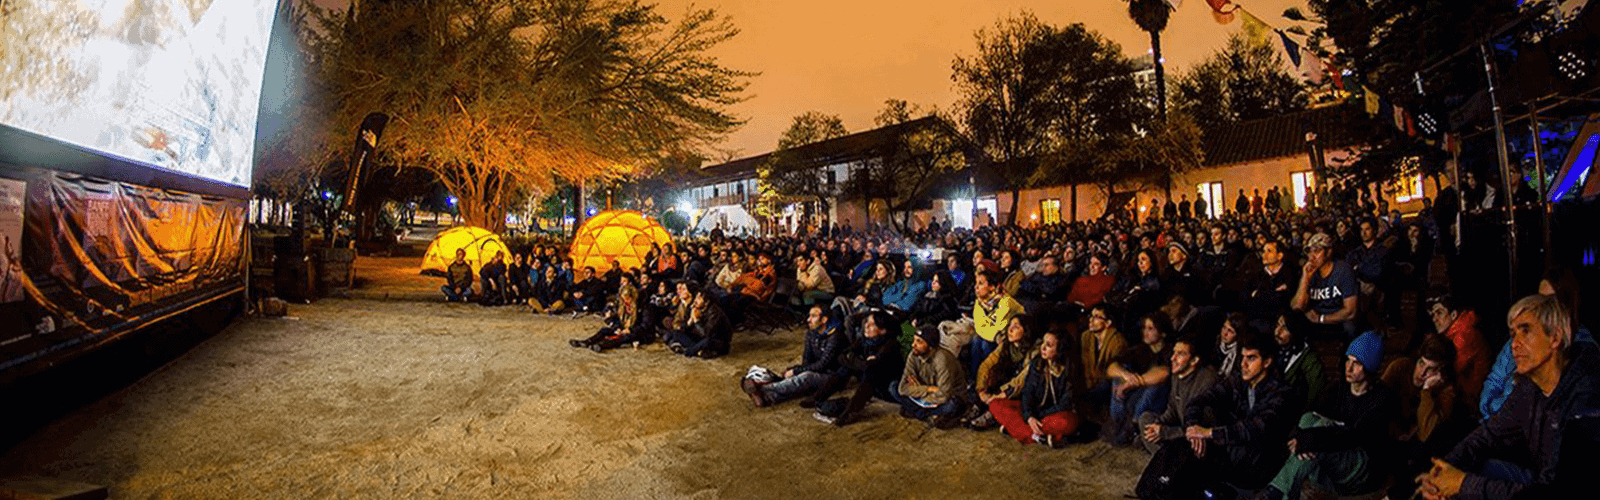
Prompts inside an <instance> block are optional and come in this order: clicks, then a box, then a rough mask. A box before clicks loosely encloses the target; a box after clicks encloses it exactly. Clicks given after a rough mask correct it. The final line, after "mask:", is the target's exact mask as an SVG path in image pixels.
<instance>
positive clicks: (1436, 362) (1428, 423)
mask: <svg viewBox="0 0 1600 500" xmlns="http://www.w3.org/2000/svg"><path fill="white" fill-rule="evenodd" d="M1455 359H1456V347H1455V344H1452V343H1451V342H1450V339H1448V338H1445V337H1444V336H1443V335H1429V336H1428V338H1427V339H1425V340H1423V341H1422V351H1421V355H1420V357H1418V359H1417V361H1416V362H1415V363H1414V364H1413V365H1412V369H1411V373H1409V374H1408V375H1409V378H1410V385H1411V389H1412V391H1414V392H1415V394H1416V397H1415V399H1414V401H1415V404H1414V405H1411V406H1412V407H1409V408H1403V409H1402V412H1403V415H1404V417H1405V418H1404V420H1403V422H1405V424H1404V427H1403V429H1404V432H1402V433H1401V434H1400V440H1399V441H1400V442H1399V453H1397V454H1396V458H1397V459H1399V460H1400V462H1398V463H1397V465H1398V466H1399V468H1398V469H1397V470H1398V471H1399V472H1398V473H1397V474H1396V477H1398V478H1411V477H1416V476H1417V475H1419V474H1423V473H1426V472H1428V469H1431V468H1433V461H1432V458H1433V457H1441V456H1444V454H1446V453H1449V452H1450V449H1451V448H1454V447H1455V445H1456V443H1459V442H1461V439H1462V438H1465V437H1467V433H1469V432H1472V429H1473V427H1475V426H1476V425H1477V419H1476V418H1474V413H1473V411H1472V410H1473V409H1472V405H1473V404H1474V402H1473V401H1472V400H1469V399H1467V398H1466V397H1464V396H1463V392H1465V391H1463V390H1461V387H1460V385H1459V384H1457V382H1456V381H1455V374H1454V370H1455V368H1454V367H1455V363H1456V361H1455ZM1415 492H1416V484H1413V483H1412V482H1411V481H1395V483H1394V484H1393V485H1391V487H1390V488H1389V498H1410V497H1411V495H1412V494H1413V493H1415Z"/></svg>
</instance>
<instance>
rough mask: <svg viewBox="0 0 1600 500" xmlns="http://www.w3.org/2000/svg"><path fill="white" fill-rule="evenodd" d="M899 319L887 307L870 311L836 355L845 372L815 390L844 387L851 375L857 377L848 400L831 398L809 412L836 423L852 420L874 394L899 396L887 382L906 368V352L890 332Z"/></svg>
mask: <svg viewBox="0 0 1600 500" xmlns="http://www.w3.org/2000/svg"><path fill="white" fill-rule="evenodd" d="M899 331H900V323H899V322H897V321H895V319H894V316H891V315H890V314H889V313H888V312H886V311H873V312H871V313H868V314H867V318H866V320H864V321H863V322H862V327H861V338H860V339H858V340H857V341H856V342H855V343H854V344H852V345H851V346H850V349H849V350H848V351H847V352H846V353H845V354H844V355H843V356H842V357H840V358H839V364H841V365H843V366H844V367H845V368H846V370H847V371H846V372H845V373H846V374H847V375H846V376H841V377H834V378H833V379H832V380H830V381H829V383H828V385H827V386H826V387H824V388H823V389H821V390H819V391H818V392H817V396H816V397H817V399H822V398H823V397H825V396H826V395H830V394H833V393H834V392H838V391H839V390H840V389H843V388H844V386H845V384H847V383H848V382H849V381H850V379H851V378H855V379H857V380H859V383H857V384H856V389H855V392H853V393H851V395H850V398H849V399H848V400H838V399H832V400H827V401H825V402H819V403H818V404H817V411H816V412H815V413H813V414H812V415H811V416H812V417H815V418H816V419H817V420H821V421H822V422H824V423H828V424H832V425H835V426H844V425H849V424H851V423H853V422H855V420H856V418H857V417H858V415H859V414H860V412H861V410H862V409H863V408H866V406H867V403H868V402H871V400H872V398H873V397H874V396H876V397H877V398H878V399H882V400H884V401H889V402H898V401H899V398H898V397H897V396H896V393H895V392H894V391H893V390H891V388H890V386H891V385H893V384H894V382H895V381H896V380H898V379H899V378H900V375H901V374H903V373H904V372H905V361H906V358H905V356H902V355H901V354H900V342H899V341H898V339H896V338H895V336H894V334H893V333H891V332H899Z"/></svg>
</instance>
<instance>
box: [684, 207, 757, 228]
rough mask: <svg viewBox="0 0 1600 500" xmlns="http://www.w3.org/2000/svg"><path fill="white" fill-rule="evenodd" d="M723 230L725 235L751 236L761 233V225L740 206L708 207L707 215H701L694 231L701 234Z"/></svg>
mask: <svg viewBox="0 0 1600 500" xmlns="http://www.w3.org/2000/svg"><path fill="white" fill-rule="evenodd" d="M719 228H720V229H722V232H723V233H724V234H729V235H735V234H749V235H753V234H756V233H757V232H758V231H760V229H761V226H760V224H757V223H756V219H755V217H751V216H750V212H747V211H745V209H744V207H741V206H739V205H718V206H714V207H707V208H706V209H705V213H702V214H700V221H699V222H698V223H696V224H695V226H694V230H695V232H699V233H709V232H711V231H712V230H714V229H719Z"/></svg>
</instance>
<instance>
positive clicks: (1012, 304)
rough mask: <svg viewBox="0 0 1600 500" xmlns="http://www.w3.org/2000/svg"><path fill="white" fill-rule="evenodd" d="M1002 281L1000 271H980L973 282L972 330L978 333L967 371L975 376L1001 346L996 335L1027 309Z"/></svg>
mask: <svg viewBox="0 0 1600 500" xmlns="http://www.w3.org/2000/svg"><path fill="white" fill-rule="evenodd" d="M1000 284H1001V280H1000V273H998V272H995V271H990V270H984V271H982V272H980V273H978V278H977V281H975V282H974V283H973V290H972V291H973V294H974V295H977V297H978V299H977V302H976V303H974V304H973V305H972V329H973V333H975V334H976V336H974V337H973V338H972V349H971V356H972V357H971V358H970V359H969V360H968V362H969V363H971V365H972V367H971V368H969V369H968V370H967V372H968V373H971V374H974V375H976V374H977V373H978V368H979V366H980V365H982V364H983V360H985V359H988V357H989V354H990V353H993V352H994V350H995V348H996V347H998V346H999V344H998V343H997V340H996V338H997V337H998V336H999V335H1003V333H1002V332H1003V331H1005V329H1006V325H1007V324H1009V323H1010V322H1011V317H1012V316H1016V315H1018V314H1022V313H1023V312H1024V311H1023V309H1022V304H1019V303H1017V301H1016V300H1015V299H1012V298H1011V297H1010V296H1008V295H1006V294H1005V291H1004V290H1001V288H1000Z"/></svg>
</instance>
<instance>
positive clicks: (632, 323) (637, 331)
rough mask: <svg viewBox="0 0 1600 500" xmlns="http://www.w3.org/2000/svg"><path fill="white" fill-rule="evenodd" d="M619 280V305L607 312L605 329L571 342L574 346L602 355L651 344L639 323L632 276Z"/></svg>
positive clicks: (636, 297) (624, 275)
mask: <svg viewBox="0 0 1600 500" xmlns="http://www.w3.org/2000/svg"><path fill="white" fill-rule="evenodd" d="M618 279H619V286H618V289H617V302H616V304H615V305H613V306H612V307H611V309H610V310H608V311H607V312H606V318H605V324H606V326H603V327H601V328H600V331H598V332H595V334H594V335H593V336H590V337H589V338H586V339H582V340H579V339H572V340H569V341H568V343H570V344H572V347H579V348H584V347H587V348H589V350H592V351H594V352H603V351H605V350H606V349H616V348H617V347H620V346H623V345H634V346H637V345H639V344H642V343H646V342H649V338H648V335H647V334H645V333H644V329H645V328H643V325H640V324H639V318H640V316H641V315H640V314H639V289H638V288H635V287H634V286H633V276H630V275H627V274H621V275H620V276H619V277H618Z"/></svg>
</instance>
